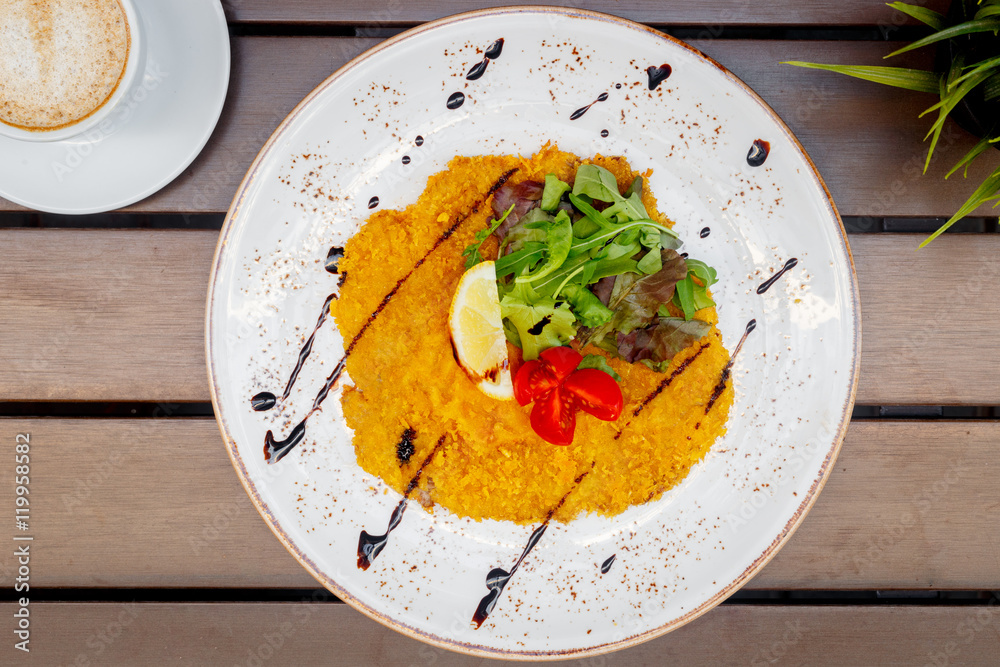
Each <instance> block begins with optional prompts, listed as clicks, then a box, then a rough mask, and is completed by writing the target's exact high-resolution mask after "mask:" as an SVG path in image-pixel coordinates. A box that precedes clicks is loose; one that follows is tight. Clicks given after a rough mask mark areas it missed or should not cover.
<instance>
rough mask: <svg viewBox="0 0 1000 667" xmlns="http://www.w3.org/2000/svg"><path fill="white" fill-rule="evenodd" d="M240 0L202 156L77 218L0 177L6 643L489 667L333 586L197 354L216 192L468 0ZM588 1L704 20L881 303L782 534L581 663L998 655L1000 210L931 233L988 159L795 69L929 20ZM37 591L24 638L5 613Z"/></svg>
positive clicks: (905, 99)
mask: <svg viewBox="0 0 1000 667" xmlns="http://www.w3.org/2000/svg"><path fill="white" fill-rule="evenodd" d="M224 4H225V5H226V12H227V16H228V17H229V20H230V26H231V30H232V34H233V38H232V52H233V69H232V79H231V83H230V90H229V97H228V100H227V102H226V106H225V109H224V111H223V115H222V119H221V121H220V122H219V125H218V128H217V129H216V131H215V134H214V136H213V137H212V140H211V141H210V142H209V144H208V146H207V147H206V149H205V151H204V153H203V154H202V155H201V156H200V157H199V158H198V159H197V160H196V161H195V162H194V164H193V165H192V166H191V167H190V168H189V169H188V170H186V171H185V172H184V173H183V174H182V175H181V176H180V177H179V178H177V180H176V181H174V182H173V183H172V184H170V185H169V186H167V187H166V188H165V189H164V190H163V191H161V192H159V193H158V194H156V195H154V196H152V197H150V198H148V199H146V200H144V201H141V202H139V203H137V204H135V205H133V206H130V207H129V208H128V209H127V210H125V211H121V212H116V213H114V214H109V215H100V216H89V217H85V218H82V219H75V218H67V217H62V216H49V215H39V214H36V213H31V212H28V211H25V210H24V209H21V208H20V207H18V206H16V205H14V204H12V203H9V202H6V201H2V200H0V295H2V297H0V360H2V363H0V411H2V412H0V443H3V452H4V453H3V454H2V456H0V470H2V472H3V479H4V480H5V481H4V483H3V485H2V486H0V507H2V508H7V509H5V510H4V511H10V512H11V513H13V508H14V506H15V499H14V492H13V485H12V483H11V481H12V479H13V477H14V474H15V470H14V465H15V461H14V456H15V451H14V450H15V444H16V443H15V438H16V435H17V434H19V433H24V434H30V454H31V485H30V490H31V496H30V500H31V505H30V508H31V512H30V531H29V532H27V533H19V532H18V531H17V530H16V529H15V527H14V525H13V522H12V523H11V524H10V528H9V531H10V532H9V534H10V535H11V536H14V535H19V534H21V535H30V536H31V537H33V538H34V539H33V541H32V542H30V545H31V546H30V564H29V567H30V575H29V577H30V587H31V589H30V592H29V593H19V592H15V590H14V586H15V583H16V581H15V580H16V579H17V578H18V577H19V575H18V567H19V563H18V562H17V557H16V556H14V555H13V549H14V548H16V547H18V546H19V545H23V544H25V543H26V542H11V544H12V545H14V547H13V548H11V547H8V548H7V549H4V550H3V555H2V556H0V579H2V583H3V591H4V601H3V602H2V604H0V607H2V613H0V616H2V617H3V618H5V619H7V620H5V621H3V626H4V627H5V628H6V629H5V630H4V632H3V633H2V634H0V636H2V637H4V639H3V642H2V646H0V662H2V663H3V664H10V665H13V664H22V663H24V664H29V663H30V664H47V665H48V664H60V665H67V664H74V665H97V664H133V665H142V664H167V663H180V664H226V665H230V664H240V665H261V664H265V663H269V664H338V665H339V664H343V665H356V664H418V665H457V664H469V663H478V662H480V661H479V660H473V659H469V658H466V657H462V656H459V655H457V654H452V653H449V652H447V651H442V650H438V649H432V648H430V647H427V646H424V645H422V644H419V643H417V642H416V641H414V640H411V639H408V638H405V637H403V636H401V635H398V634H396V633H394V632H392V631H389V630H387V629H385V628H383V627H381V626H380V625H378V624H377V623H375V622H373V621H370V620H368V619H367V618H365V617H363V616H362V615H361V614H359V613H357V612H355V611H354V610H353V609H351V608H349V607H348V606H346V605H344V604H342V603H340V602H339V601H337V600H335V599H333V598H332V597H331V596H329V595H328V594H327V593H326V592H325V591H323V590H322V589H319V590H318V589H317V584H316V582H315V581H313V579H312V578H311V577H310V576H309V575H308V574H307V573H306V572H305V570H303V569H302V568H301V567H300V566H299V565H298V564H297V563H296V561H295V560H294V559H293V558H292V557H291V556H290V555H289V554H288V553H286V552H285V550H284V548H283V547H282V546H281V545H280V544H279V542H278V541H277V540H276V539H275V538H274V537H273V536H272V535H271V533H270V531H269V530H268V529H267V527H266V526H265V524H264V522H263V521H262V520H261V519H260V517H259V516H258V515H257V513H256V512H255V511H254V509H253V507H252V505H251V504H250V502H249V500H248V498H247V496H246V494H245V493H244V492H243V489H242V488H241V486H240V484H239V482H238V481H237V477H236V474H235V473H234V471H233V470H232V468H231V466H230V463H229V460H228V458H227V456H226V453H225V450H224V449H223V446H222V443H221V441H220V437H219V432H218V430H217V428H216V425H215V422H214V420H213V419H212V411H211V410H212V409H211V405H210V404H209V403H208V401H209V392H208V384H207V382H206V372H205V355H204V349H203V339H204V332H203V314H204V300H205V292H206V286H207V280H208V272H209V263H210V258H211V256H212V252H213V249H214V248H215V243H216V239H217V236H218V229H219V228H220V227H221V223H222V214H223V212H224V211H225V210H226V209H227V207H228V206H229V202H230V198H231V197H232V194H233V192H234V191H235V188H236V186H237V184H238V182H239V180H240V179H241V178H242V176H243V174H244V172H245V170H246V168H247V167H248V165H249V164H250V161H251V160H252V159H253V157H254V155H255V154H256V152H257V150H258V149H259V148H260V146H261V145H262V143H263V142H264V140H265V139H266V138H267V136H268V135H269V134H270V133H271V131H272V130H273V129H274V128H275V127H276V126H277V125H278V123H279V122H280V121H281V119H282V118H283V117H284V115H285V114H286V113H287V112H288V111H289V110H290V109H291V108H292V107H293V106H294V104H295V103H296V102H298V101H299V100H300V99H301V98H302V97H303V96H304V95H305V94H306V93H307V92H309V91H310V90H311V89H312V88H313V87H314V86H315V85H317V84H318V83H319V82H320V81H322V80H323V79H324V78H325V77H327V76H328V75H329V74H330V73H332V72H333V71H334V70H336V69H337V68H338V67H340V66H341V65H343V64H344V63H345V62H346V61H347V60H348V59H350V58H351V57H353V56H354V55H356V54H358V53H361V52H362V51H363V50H365V49H366V48H368V47H370V46H371V45H373V44H375V43H377V42H378V41H379V40H380V39H383V38H385V37H386V36H388V35H390V34H394V33H395V32H398V31H399V30H401V29H403V28H405V27H408V26H413V25H415V24H417V23H419V22H421V21H425V20H429V19H433V18H437V17H440V16H444V15H447V14H450V13H454V12H457V11H461V10H465V9H470V8H473V5H469V4H466V3H462V2H457V1H456V0H431V1H428V0H417V1H415V2H409V3H402V2H398V1H397V0H370V1H369V2H364V3H357V2H344V1H343V0H332V1H328V2H321V1H320V0H286V1H285V2H283V3H274V2H270V1H268V0H226V2H225V3H224ZM491 4H493V3H492V2H479V3H475V6H488V5H491ZM576 4H577V5H579V6H585V7H587V8H591V9H598V10H604V11H610V12H613V13H615V14H619V15H621V16H625V17H628V18H633V19H636V20H639V21H643V22H646V23H649V24H652V25H654V26H658V27H661V28H663V29H665V30H667V31H668V32H672V33H673V34H676V35H678V36H680V37H682V38H684V39H686V40H688V41H690V42H692V43H693V44H694V45H695V46H696V47H697V48H699V49H701V50H703V51H704V52H705V53H707V54H709V55H710V56H712V57H714V58H715V59H717V60H718V61H720V62H721V63H722V64H724V65H726V66H727V67H729V68H730V69H732V70H733V71H734V72H735V73H736V74H737V75H738V76H740V77H742V78H743V79H744V80H745V81H746V82H747V83H748V84H750V85H751V86H752V87H753V88H754V89H756V90H757V91H758V92H759V93H760V94H761V95H762V96H763V97H764V98H765V99H766V100H767V101H768V102H769V103H770V104H771V105H772V106H773V107H774V108H775V109H776V110H777V112H778V113H779V114H780V115H781V116H782V117H783V118H784V119H785V121H786V122H787V123H788V124H789V125H790V126H791V128H792V130H793V131H794V132H795V133H796V134H797V135H798V137H799V138H800V140H801V141H802V143H803V144H804V145H805V147H806V149H807V150H808V152H809V153H810V154H811V156H812V157H813V159H814V160H815V162H816V164H817V165H818V167H819V169H820V171H821V173H822V174H823V176H824V178H825V179H826V182H827V184H828V185H829V187H830V189H831V190H832V192H833V195H834V198H835V199H836V201H837V204H838V206H839V207H840V210H841V213H842V214H843V215H844V216H845V221H846V223H847V225H848V227H849V229H850V230H851V231H852V233H851V235H850V243H851V248H852V250H853V252H854V257H855V260H856V262H857V271H858V280H859V282H860V285H861V298H862V307H863V316H864V322H863V330H864V354H863V357H862V372H861V379H860V386H859V389H858V396H857V399H858V400H857V403H858V406H859V407H858V408H857V410H856V412H855V419H854V421H853V422H852V424H851V427H850V430H849V432H848V435H847V440H846V442H845V443H844V447H843V450H842V452H841V455H840V459H839V461H838V462H837V466H836V469H835V471H834V473H833V475H832V476H831V478H830V480H829V483H828V484H827V486H826V489H825V490H824V492H823V494H822V496H821V497H820V499H819V501H818V503H817V504H816V506H815V508H814V509H813V510H812V512H811V513H810V515H809V517H808V518H807V520H806V521H805V523H804V524H803V525H802V527H801V529H800V530H799V531H798V533H797V534H796V535H795V536H794V538H793V539H792V540H791V541H790V543H789V544H788V545H787V546H786V547H785V548H784V549H783V550H782V551H781V553H780V554H779V555H778V556H777V557H776V558H775V559H774V561H773V562H772V563H771V564H769V565H768V566H767V567H766V568H765V569H764V570H763V571H762V572H761V574H760V575H759V576H758V577H757V578H756V579H754V580H753V581H751V582H750V584H748V585H747V586H746V588H745V589H744V590H743V591H741V592H740V593H739V594H737V596H735V597H734V598H733V599H732V600H730V601H728V602H726V603H724V604H722V605H721V606H720V607H718V608H717V609H715V610H713V611H712V612H710V613H708V614H707V615H706V616H704V617H703V618H701V619H699V620H697V621H695V622H693V623H691V624H690V625H688V626H686V627H684V628H682V629H680V630H678V631H676V632H674V633H671V634H669V635H667V636H664V637H661V638H659V639H657V640H654V641H652V642H649V643H647V644H645V645H642V646H640V647H637V648H633V649H631V650H629V651H625V652H621V653H617V654H613V655H610V656H607V657H601V658H595V659H592V660H589V661H584V662H587V663H588V664H592V665H603V664H629V665H631V664H649V665H653V664H662V663H663V662H664V661H665V660H666V659H667V658H669V659H670V660H672V661H675V662H677V663H678V664H729V663H737V662H743V663H750V664H769V663H771V662H776V661H782V662H787V663H789V664H801V663H810V664H812V663H829V664H900V665H914V664H932V665H939V666H940V665H945V664H948V665H953V664H989V663H992V664H997V661H998V660H1000V657H998V656H1000V599H998V597H997V594H996V593H991V592H990V591H997V590H1000V494H998V489H1000V474H998V468H1000V423H998V421H997V420H996V418H997V417H998V416H1000V411H998V408H997V407H995V406H1000V336H998V335H997V325H998V324H1000V297H998V292H1000V260H998V257H1000V234H997V233H996V232H997V225H996V219H995V218H993V219H990V220H985V219H984V218H975V219H971V220H970V221H969V222H966V223H962V225H960V226H959V231H964V232H965V233H955V234H952V233H949V234H947V235H945V236H944V237H942V238H941V239H939V240H937V241H936V242H934V243H933V244H932V245H931V246H930V247H929V248H928V249H926V250H922V251H920V252H916V251H915V247H916V245H917V243H918V242H919V241H920V240H921V238H922V235H923V233H925V232H926V231H929V230H931V229H933V228H936V226H937V225H938V224H940V222H941V221H940V219H939V218H941V217H942V216H944V217H947V216H949V215H950V214H951V213H952V212H953V211H954V210H955V209H956V208H957V207H958V206H959V204H960V203H961V202H962V201H963V200H964V198H965V197H966V196H967V194H968V192H970V191H971V189H972V187H973V185H972V183H971V180H970V182H956V180H958V179H957V178H953V179H952V180H951V181H949V182H948V183H947V184H946V183H945V182H944V180H943V179H942V175H943V173H944V172H945V171H946V170H947V168H948V167H949V166H950V165H951V164H952V163H954V162H955V161H956V160H957V159H958V157H960V156H961V155H962V154H964V153H965V151H966V150H968V149H969V148H970V147H971V145H972V144H973V139H972V138H971V137H969V136H967V135H965V134H964V133H963V132H962V131H961V130H959V129H957V128H956V127H954V126H949V127H948V129H946V130H945V134H944V137H943V138H942V142H941V145H940V147H939V149H938V154H939V156H940V158H939V159H938V160H936V161H935V163H934V165H933V166H932V168H931V171H930V173H929V174H928V175H926V176H921V175H920V173H919V165H920V164H921V163H922V159H923V157H922V156H923V154H924V151H925V145H923V144H921V143H920V138H921V137H922V136H923V134H924V132H925V131H926V127H927V125H928V123H927V122H926V121H920V120H917V114H918V112H919V111H920V110H921V109H923V108H925V107H926V106H929V104H930V102H929V101H928V98H927V97H925V96H923V95H920V94H916V93H908V92H903V91H897V90H892V89H887V88H882V87H879V86H875V85H871V84H866V83H862V82H857V81H853V80H849V79H846V78H841V77H837V76H835V75H830V74H826V73H820V72H812V71H805V70H799V69H793V68H789V67H783V66H780V65H778V62H779V61H781V60H814V61H825V62H850V63H876V62H877V61H878V60H879V58H880V57H881V56H882V55H883V54H885V53H887V52H888V51H890V50H891V48H890V45H887V44H885V43H882V42H881V41H879V40H881V39H882V37H883V35H884V36H886V37H888V39H890V40H906V39H911V38H912V37H913V36H914V35H916V34H920V31H919V29H918V28H917V27H916V26H915V25H914V24H913V23H912V22H909V21H906V22H903V21H900V20H899V15H898V14H897V13H895V12H893V11H892V10H891V9H889V8H888V7H885V6H884V5H883V4H882V3H881V2H880V1H875V0H839V1H838V2H830V1H829V0H817V1H815V2H791V1H789V0H772V1H771V2H750V1H749V0H711V1H709V2H703V3H702V2H689V1H685V2H681V1H680V0H659V1H656V2H654V1H653V0H617V1H616V2H610V1H603V2H598V1H597V0H586V1H583V2H577V3H576ZM926 4H927V5H928V6H931V7H933V8H935V9H939V10H941V9H943V8H944V5H945V4H946V3H945V2H943V1H941V0H932V1H931V2H928V3H926ZM929 59H930V56H929V55H928V54H917V55H915V56H913V57H912V58H910V60H909V62H911V63H917V64H923V65H926V64H928V62H929ZM0 159H3V158H2V156H0ZM985 161H989V162H991V163H992V164H995V163H996V162H997V160H996V158H995V156H993V155H990V156H988V160H984V162H985ZM973 172H974V173H973V174H971V175H970V177H980V178H981V177H982V176H983V174H984V173H985V168H984V167H980V168H977V169H974V170H973ZM978 214H979V215H983V216H985V215H988V214H989V209H985V208H984V209H982V210H981V211H979V212H978ZM907 231H909V232H915V233H906V232H907ZM22 578H23V577H22ZM22 596H30V600H31V602H30V607H29V610H30V632H31V635H30V644H29V646H30V649H31V652H30V654H24V653H22V652H21V651H18V650H16V649H15V648H14V643H15V641H17V639H16V638H15V635H13V634H12V633H11V629H12V628H14V627H15V621H16V619H14V620H12V615H13V613H14V612H15V611H16V610H17V609H18V608H19V604H18V602H17V600H18V598H20V597H22ZM482 662H485V661H482Z"/></svg>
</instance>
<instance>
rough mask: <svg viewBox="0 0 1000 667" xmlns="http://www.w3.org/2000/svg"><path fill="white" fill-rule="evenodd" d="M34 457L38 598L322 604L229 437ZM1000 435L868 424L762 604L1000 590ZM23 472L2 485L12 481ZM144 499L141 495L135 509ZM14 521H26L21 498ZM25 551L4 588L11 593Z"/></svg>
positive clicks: (117, 439)
mask: <svg viewBox="0 0 1000 667" xmlns="http://www.w3.org/2000/svg"><path fill="white" fill-rule="evenodd" d="M18 433H27V434H29V436H30V444H31V512H30V514H31V520H30V524H29V528H30V531H28V532H26V533H25V534H30V535H31V536H32V537H34V541H33V542H32V553H33V554H34V557H33V561H32V562H33V563H37V564H38V567H37V568H35V569H33V570H32V577H31V585H32V586H33V587H36V588H37V587H42V588H51V587H72V588H86V587H110V588H133V587H137V588H138V587H153V588H174V587H186V588H207V587H236V588H311V587H314V586H315V585H316V584H315V582H314V581H313V579H312V578H311V577H310V576H309V575H308V574H307V573H306V571H305V570H304V569H302V567H300V566H299V564H298V563H297V562H296V561H295V560H294V559H293V558H292V556H291V555H289V554H288V553H286V552H285V550H284V548H283V547H282V546H281V544H280V543H279V542H278V540H277V539H276V538H274V536H273V535H272V534H271V532H270V530H269V529H268V528H267V527H266V526H265V524H264V521H263V520H262V519H261V518H260V517H259V515H258V514H257V512H256V510H255V509H254V507H253V505H252V504H251V502H250V501H249V499H248V496H247V495H246V493H245V492H244V491H243V488H242V487H241V485H240V483H239V481H238V480H237V477H236V474H235V473H234V471H233V469H232V466H231V464H230V462H229V459H228V457H227V455H226V453H225V450H224V448H223V446H222V442H221V438H220V436H219V433H218V430H217V428H216V425H215V422H214V421H212V420H208V419H173V420H156V419H143V420H71V419H44V420H38V419H34V420H19V419H3V420H0V441H3V442H7V443H10V447H11V448H13V443H14V440H15V436H16V434H18ZM998 445H1000V422H985V423H984V422H917V423H914V422H890V421H877V422H858V423H855V424H852V425H851V427H850V429H849V431H848V437H847V439H846V441H845V443H844V446H843V451H842V452H841V454H840V459H839V461H838V463H837V466H836V469H835V471H834V473H833V474H832V476H831V478H830V480H829V482H828V483H827V486H826V488H825V489H824V491H823V493H822V494H821V496H820V498H819V500H818V502H817V504H816V506H815V507H814V508H813V510H812V511H811V512H810V514H809V516H808V517H807V519H806V521H805V522H804V524H803V525H802V527H801V528H800V530H799V531H798V532H797V533H796V534H795V535H794V536H793V537H792V539H791V540H790V542H789V543H788V544H787V545H786V546H785V547H784V549H782V551H781V552H780V553H779V554H778V556H777V557H776V558H775V560H774V561H773V562H772V563H770V564H769V565H768V566H767V567H766V568H765V569H764V570H763V571H762V572H761V574H760V575H759V576H758V577H757V578H756V579H755V580H754V581H752V582H750V584H749V586H748V588H753V589H767V590H775V589H777V590H796V589H819V590H834V589H844V590H872V589H880V590H881V589H891V588H907V589H944V590H951V589H973V590H997V589H1000V569H998V568H997V566H996V564H997V562H998V559H1000V533H998V532H997V531H996V530H993V529H992V527H994V526H997V525H1000V502H998V501H997V500H996V493H995V491H996V489H995V487H996V479H995V476H993V475H989V474H983V473H984V471H989V470H991V469H992V468H993V467H995V465H996V460H997V451H998V449H997V448H998ZM13 466H14V457H13V456H7V457H3V459H2V464H0V474H2V475H3V477H4V478H6V479H12V478H13V474H14V470H13ZM137 490H141V493H137ZM0 506H2V507H14V501H13V487H12V485H10V484H6V485H3V486H2V487H0ZM12 553H13V552H12V550H6V551H4V552H3V555H2V556H0V585H2V586H12V585H13V572H14V569H15V568H14V560H13V556H12Z"/></svg>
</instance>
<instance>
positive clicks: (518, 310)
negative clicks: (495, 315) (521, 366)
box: [500, 283, 576, 361]
mask: <svg viewBox="0 0 1000 667" xmlns="http://www.w3.org/2000/svg"><path fill="white" fill-rule="evenodd" d="M500 315H501V316H502V317H503V318H504V319H505V320H508V321H509V322H510V323H511V324H512V325H513V326H514V328H515V329H516V330H517V338H518V340H519V342H520V343H521V352H522V354H523V356H524V359H525V361H531V360H532V359H537V358H538V354H539V352H541V351H542V350H545V349H548V348H550V347H559V346H560V345H565V344H566V343H568V342H569V341H570V340H572V339H573V336H575V335H576V316H575V315H574V314H573V311H572V310H570V307H569V304H568V303H566V302H565V301H559V302H557V301H556V300H555V299H553V298H552V297H542V296H539V295H538V294H537V293H536V292H535V291H534V290H533V289H532V288H531V285H530V283H519V284H514V285H513V287H512V288H511V289H510V291H509V292H507V293H506V294H504V296H503V298H501V299H500ZM509 338H510V336H509V335H508V339H509Z"/></svg>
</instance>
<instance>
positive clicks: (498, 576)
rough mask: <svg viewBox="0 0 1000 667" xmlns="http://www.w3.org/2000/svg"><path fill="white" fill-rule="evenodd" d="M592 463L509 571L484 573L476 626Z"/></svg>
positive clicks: (484, 617) (479, 623) (535, 532)
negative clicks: (483, 595) (484, 588)
mask: <svg viewBox="0 0 1000 667" xmlns="http://www.w3.org/2000/svg"><path fill="white" fill-rule="evenodd" d="M594 463H596V462H592V463H591V464H590V469H589V470H584V471H583V472H582V473H580V475H579V476H577V478H576V479H575V480H573V486H572V487H571V488H570V490H569V491H567V492H566V494H565V495H564V496H563V497H562V498H561V499H560V500H559V503H558V504H557V505H556V506H555V507H553V508H552V509H550V510H549V513H548V514H547V515H546V516H545V521H543V522H542V525H540V526H539V527H538V528H535V530H534V531H533V532H532V533H531V537H529V538H528V543H527V544H526V545H525V546H524V550H523V551H522V552H521V556H520V557H519V558H518V559H517V562H516V563H514V566H513V567H512V568H510V571H509V572H508V571H507V570H504V569H503V568H499V567H495V568H493V569H492V570H490V572H489V574H487V575H486V588H488V589H489V591H490V592H489V593H487V594H486V596H485V597H484V598H483V599H482V600H480V601H479V606H478V607H476V613H475V614H473V615H472V623H473V625H474V626H475V627H476V628H480V627H482V625H483V622H485V621H486V618H487V617H488V616H489V615H490V614H491V613H492V612H493V609H494V607H496V605H497V601H498V600H499V599H500V594H501V593H503V589H504V587H506V586H507V582H509V581H510V579H511V577H513V576H514V573H515V572H517V568H519V567H520V566H521V563H522V562H523V561H524V559H525V558H526V557H527V556H528V554H529V553H530V552H531V550H532V549H534V548H535V545H536V544H538V542H539V540H541V539H542V535H544V534H545V530H546V529H547V528H548V527H549V522H550V521H551V520H552V516H553V515H554V514H555V513H556V512H558V511H559V508H561V507H562V506H563V503H565V502H566V499H567V498H569V494H571V493H573V491H575V490H576V488H577V487H578V486H580V482H582V481H583V478H584V477H586V476H587V475H589V474H590V471H591V470H593V469H594Z"/></svg>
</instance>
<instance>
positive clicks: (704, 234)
mask: <svg viewBox="0 0 1000 667" xmlns="http://www.w3.org/2000/svg"><path fill="white" fill-rule="evenodd" d="M711 233H712V230H711V229H709V228H708V227H705V228H703V229H702V230H701V231H700V232H699V233H698V236H700V237H701V238H703V239H705V238H708V235H709V234H711Z"/></svg>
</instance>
